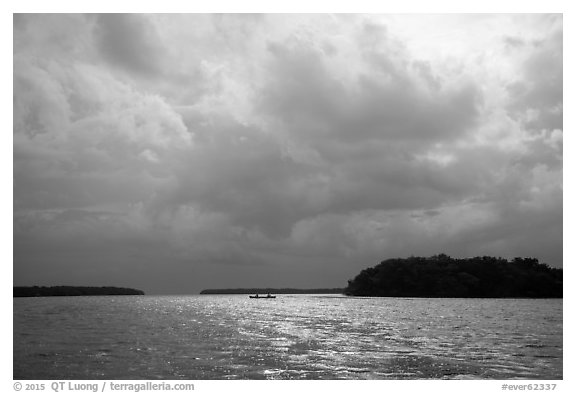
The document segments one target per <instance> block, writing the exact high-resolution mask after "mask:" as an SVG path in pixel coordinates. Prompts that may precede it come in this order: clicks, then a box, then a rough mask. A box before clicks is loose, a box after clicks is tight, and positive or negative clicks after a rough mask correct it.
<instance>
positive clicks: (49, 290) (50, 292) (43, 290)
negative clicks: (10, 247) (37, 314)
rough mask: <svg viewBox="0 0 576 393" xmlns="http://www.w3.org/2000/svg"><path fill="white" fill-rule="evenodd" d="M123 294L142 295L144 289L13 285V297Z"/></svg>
mask: <svg viewBox="0 0 576 393" xmlns="http://www.w3.org/2000/svg"><path fill="white" fill-rule="evenodd" d="M118 295H121V296H124V295H144V291H141V290H139V289H133V288H119V287H76V286H66V285H65V286H55V287H38V286H33V287H14V292H13V296H14V297H48V296H118Z"/></svg>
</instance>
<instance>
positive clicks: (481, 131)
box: [13, 14, 563, 293]
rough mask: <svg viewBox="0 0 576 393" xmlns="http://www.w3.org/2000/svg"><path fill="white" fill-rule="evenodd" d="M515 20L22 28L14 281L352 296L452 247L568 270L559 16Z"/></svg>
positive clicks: (110, 22)
mask: <svg viewBox="0 0 576 393" xmlns="http://www.w3.org/2000/svg"><path fill="white" fill-rule="evenodd" d="M511 18H512V20H514V21H516V22H517V23H518V26H520V27H518V26H516V28H511V27H509V25H508V24H498V21H499V19H498V18H496V17H489V16H486V17H483V18H481V22H482V23H488V22H490V23H491V26H492V27H493V28H494V29H496V30H495V31H491V32H490V34H489V35H486V36H483V37H482V39H479V38H478V37H476V38H474V36H473V35H472V34H471V33H470V34H468V35H465V37H464V38H462V39H460V38H459V36H458V35H453V34H452V35H450V34H440V33H438V34H436V35H434V34H433V35H431V36H428V35H425V34H424V35H423V34H421V33H420V30H419V29H420V27H421V26H420V24H419V22H418V20H417V19H416V20H413V19H412V18H406V19H402V18H401V20H403V21H404V23H406V25H405V27H406V28H405V29H401V28H399V25H398V24H386V23H384V22H383V20H384V19H385V18H381V17H380V16H376V15H368V16H359V15H339V16H329V15H293V16H287V15H283V16H281V15H256V16H241V15H218V16H215V15H125V14H118V15H103V16H97V17H95V16H81V15H51V16H44V15H29V16H28V15H26V16H18V17H16V18H15V27H14V35H15V38H14V47H15V49H14V134H13V135H14V157H13V159H14V235H15V239H14V265H15V269H14V272H15V282H16V283H26V284H61V283H62V282H57V281H58V279H59V277H60V278H62V277H64V278H65V279H66V280H69V281H68V283H70V284H88V283H94V284H96V285H103V284H107V285H113V284H115V283H112V282H109V281H106V278H107V277H115V279H117V280H119V281H121V280H125V281H126V282H127V283H126V282H118V285H128V283H132V282H134V283H135V284H134V286H143V287H144V289H147V288H153V290H154V291H157V292H171V293H179V292H180V293H182V292H189V291H191V290H199V289H201V287H203V286H228V285H231V286H268V285H270V286H274V285H278V286H303V287H305V286H340V285H344V284H345V280H346V279H348V278H351V276H352V275H354V274H356V273H357V271H359V270H360V269H361V268H363V267H365V266H368V265H371V264H374V263H376V262H377V261H379V260H382V259H384V258H386V257H392V256H409V255H430V254H434V253H441V252H444V253H448V254H453V255H455V256H459V257H465V256H473V255H478V254H493V255H501V256H505V257H512V256H516V255H523V256H536V257H539V258H541V259H542V260H543V261H544V262H547V263H550V264H553V265H556V266H561V265H562V254H561V248H562V247H561V245H562V240H561V238H562V236H561V235H562V132H563V131H562V127H563V124H562V28H561V23H560V25H559V22H558V20H559V19H558V17H556V18H548V17H541V16H534V17H530V18H527V19H523V18H518V19H517V18H515V17H513V16H511ZM448 19H449V20H450V21H452V23H455V24H457V21H458V20H459V18H457V17H456V16H454V17H450V18H448ZM448 19H447V20H448ZM464 19H465V20H464V21H463V22H462V23H465V24H474V23H477V22H478V21H476V19H475V18H464ZM544 19H545V20H544ZM475 21H476V22H475ZM506 21H508V22H509V20H508V19H506ZM560 22H561V18H560ZM478 23H479V22H478ZM411 24H412V25H411ZM543 24H544V25H545V26H548V28H547V29H542V28H541V27H542V25H543ZM410 26H412V28H413V30H410ZM442 28H443V26H436V27H434V29H439V30H441V29H442ZM462 29H463V30H462V31H463V32H467V31H468V30H466V29H467V28H466V27H462ZM498 29H500V30H498ZM473 30H474V29H473V28H472V27H470V32H472V31H473ZM410 31H413V32H414V33H413V35H412V36H410V34H409V33H410ZM416 33H417V34H416ZM407 37H408V38H407ZM438 37H442V39H445V40H447V42H438V41H437V40H438ZM464 39H465V40H466V42H464V43H463V42H461V41H462V40H464ZM474 39H476V40H477V41H474V42H473V43H474V45H473V44H472V42H468V41H467V40H474ZM435 40H436V41H435ZM450 40H452V41H450ZM483 40H485V41H483ZM414 42H419V43H420V46H417V45H416V46H415V45H414ZM448 44H451V45H448ZM418 47H420V48H425V47H426V48H427V47H431V48H439V49H438V53H435V52H434V51H431V50H422V51H421V52H419V51H418V50H414V48H418ZM447 47H449V48H454V49H452V50H454V52H453V53H452V55H451V56H452V57H450V56H448V55H445V54H444V53H443V52H442V51H444V50H446V48H447ZM498 51H500V52H498ZM476 52H478V53H476ZM160 273H162V274H160ZM162 275H164V276H163V277H164V278H163V280H164V281H161V280H160V281H157V278H158V277H159V276H162ZM182 276H189V277H191V278H190V280H189V281H187V280H185V279H182ZM304 276H305V277H304ZM96 281H106V282H96ZM190 286H193V287H194V289H190Z"/></svg>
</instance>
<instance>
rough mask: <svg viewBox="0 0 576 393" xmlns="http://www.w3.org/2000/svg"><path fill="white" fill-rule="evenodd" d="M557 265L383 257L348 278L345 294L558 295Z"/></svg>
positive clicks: (493, 259)
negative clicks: (373, 264)
mask: <svg viewBox="0 0 576 393" xmlns="http://www.w3.org/2000/svg"><path fill="white" fill-rule="evenodd" d="M562 277H563V271H562V269H558V268H552V267H550V266H548V265H546V264H543V263H540V262H539V261H538V259H536V258H514V259H512V260H510V261H508V260H506V259H503V258H497V257H488V256H482V257H475V258H466V259H456V258H451V257H450V256H448V255H445V254H440V255H435V256H432V257H409V258H393V259H387V260H385V261H383V262H381V263H380V264H378V265H376V266H374V267H370V268H367V269H364V270H362V271H361V272H360V274H358V275H357V276H356V277H355V278H354V279H352V280H349V281H348V286H347V287H346V288H345V289H344V293H345V294H346V295H350V296H390V297H465V298H467V297H487V298H510V297H520V298H561V297H562Z"/></svg>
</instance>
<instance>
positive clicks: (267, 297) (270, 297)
mask: <svg viewBox="0 0 576 393" xmlns="http://www.w3.org/2000/svg"><path fill="white" fill-rule="evenodd" d="M250 299H276V296H270V295H269V296H252V295H250Z"/></svg>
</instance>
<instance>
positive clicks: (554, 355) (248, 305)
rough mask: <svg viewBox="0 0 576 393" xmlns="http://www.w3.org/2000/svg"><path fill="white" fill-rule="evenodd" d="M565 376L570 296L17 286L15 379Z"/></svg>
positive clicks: (521, 377)
mask: <svg viewBox="0 0 576 393" xmlns="http://www.w3.org/2000/svg"><path fill="white" fill-rule="evenodd" d="M468 378H474V379H561V378H562V300H561V299H538V300H534V299H419V298H348V297H344V296H340V295H278V297H277V298H276V299H258V300H256V299H249V298H248V296H247V295H202V296H200V295H198V296H102V297H100V296H95V297H46V298H14V379H468Z"/></svg>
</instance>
